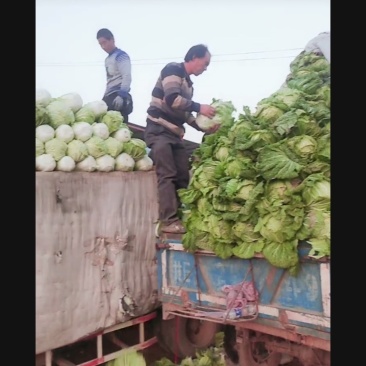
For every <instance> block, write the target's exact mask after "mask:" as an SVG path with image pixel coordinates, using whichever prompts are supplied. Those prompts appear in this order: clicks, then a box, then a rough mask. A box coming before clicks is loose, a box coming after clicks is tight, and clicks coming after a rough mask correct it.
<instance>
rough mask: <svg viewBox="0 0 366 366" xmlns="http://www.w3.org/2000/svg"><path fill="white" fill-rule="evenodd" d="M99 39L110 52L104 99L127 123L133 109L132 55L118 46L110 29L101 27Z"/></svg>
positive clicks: (106, 64)
mask: <svg viewBox="0 0 366 366" xmlns="http://www.w3.org/2000/svg"><path fill="white" fill-rule="evenodd" d="M97 40H98V43H99V44H100V46H101V47H102V48H103V50H104V51H105V52H107V53H108V56H107V58H106V59H105V69H106V73H107V87H106V90H105V92H104V96H103V100H104V101H105V102H106V104H107V106H108V110H114V111H119V112H120V113H121V114H122V117H123V121H124V122H125V123H127V122H128V115H129V114H131V113H132V110H133V101H132V96H131V94H130V89H131V81H132V78H131V60H130V56H129V55H128V54H127V53H126V52H125V51H122V50H121V49H119V48H117V47H116V45H115V41H114V36H113V34H112V32H111V31H110V30H109V29H106V28H102V29H100V30H99V31H98V32H97Z"/></svg>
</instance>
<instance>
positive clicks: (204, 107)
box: [200, 104, 216, 118]
mask: <svg viewBox="0 0 366 366" xmlns="http://www.w3.org/2000/svg"><path fill="white" fill-rule="evenodd" d="M200 113H201V114H202V115H203V116H206V117H208V118H213V117H214V116H215V114H216V109H215V108H214V107H212V106H211V105H208V104H201V108H200Z"/></svg>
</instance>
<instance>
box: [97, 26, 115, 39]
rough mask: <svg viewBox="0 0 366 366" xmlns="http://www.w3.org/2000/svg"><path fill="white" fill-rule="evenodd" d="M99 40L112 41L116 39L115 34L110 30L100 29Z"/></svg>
mask: <svg viewBox="0 0 366 366" xmlns="http://www.w3.org/2000/svg"><path fill="white" fill-rule="evenodd" d="M99 38H105V39H108V41H110V40H111V39H113V38H114V37H113V33H112V32H111V31H110V30H109V29H107V28H102V29H99V30H98V32H97V39H99Z"/></svg>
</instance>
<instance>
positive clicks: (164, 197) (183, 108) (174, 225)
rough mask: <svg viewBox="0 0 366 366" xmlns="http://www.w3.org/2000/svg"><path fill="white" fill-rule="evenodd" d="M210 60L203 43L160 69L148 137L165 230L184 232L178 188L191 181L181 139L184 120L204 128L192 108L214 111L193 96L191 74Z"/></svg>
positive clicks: (207, 113) (207, 112)
mask: <svg viewBox="0 0 366 366" xmlns="http://www.w3.org/2000/svg"><path fill="white" fill-rule="evenodd" d="M210 60H211V54H210V52H209V51H208V48H207V47H206V46H205V45H201V44H200V45H196V46H193V47H191V48H190V49H189V50H188V52H187V54H186V56H185V58H184V62H182V63H176V62H171V63H168V64H167V65H166V66H165V67H164V68H163V69H162V70H161V72H160V75H159V77H158V80H157V82H156V84H155V86H154V88H153V91H152V98H151V102H150V106H149V108H148V109H147V120H146V122H147V125H146V129H145V141H146V144H147V146H148V147H149V148H150V149H151V151H150V156H151V158H152V159H153V161H154V165H155V169H156V174H157V178H158V195H159V206H160V207H159V208H160V210H159V219H160V222H161V224H162V226H161V231H163V232H167V233H176V234H183V233H184V232H185V229H184V227H183V226H182V223H181V222H180V220H179V218H178V208H179V207H180V200H179V197H178V195H177V190H178V189H180V188H187V186H188V183H189V162H188V154H187V152H186V150H185V147H184V145H183V142H182V140H183V136H184V132H185V128H184V124H185V123H188V124H189V125H190V126H192V127H194V128H195V129H196V130H198V131H202V130H201V129H200V128H199V127H198V126H197V124H196V122H195V116H194V115H193V114H192V112H196V113H201V114H203V115H204V116H206V117H209V118H212V117H213V116H214V115H215V108H213V107H212V106H210V105H207V104H200V103H197V102H194V101H193V100H192V97H193V83H192V81H191V79H190V75H195V76H198V75H201V74H202V73H203V72H204V71H206V70H207V67H208V65H209V64H210ZM216 129H217V128H215V130H216ZM215 130H212V131H209V132H210V133H212V132H214V131H215ZM205 132H206V131H205Z"/></svg>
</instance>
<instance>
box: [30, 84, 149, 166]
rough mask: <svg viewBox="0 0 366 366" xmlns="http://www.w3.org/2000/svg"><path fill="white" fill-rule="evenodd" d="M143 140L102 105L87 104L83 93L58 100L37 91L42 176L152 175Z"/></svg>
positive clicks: (118, 115)
mask: <svg viewBox="0 0 366 366" xmlns="http://www.w3.org/2000/svg"><path fill="white" fill-rule="evenodd" d="M152 168H153V162H152V160H151V159H150V158H149V157H148V155H147V152H146V144H145V142H144V141H143V140H140V139H137V138H133V137H132V132H131V130H130V129H129V128H128V126H127V125H126V124H124V123H123V117H122V115H121V114H120V113H119V112H116V111H107V105H106V103H105V102H104V101H102V100H97V101H94V102H89V103H86V104H83V100H82V98H81V96H80V95H79V94H77V93H68V94H65V95H62V96H60V97H58V98H52V97H51V94H50V93H49V92H48V91H47V90H45V89H38V90H36V170H37V171H43V172H51V171H54V170H59V171H64V172H71V171H85V172H93V171H99V172H111V171H123V172H129V171H134V170H140V171H148V170H151V169H152Z"/></svg>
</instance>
